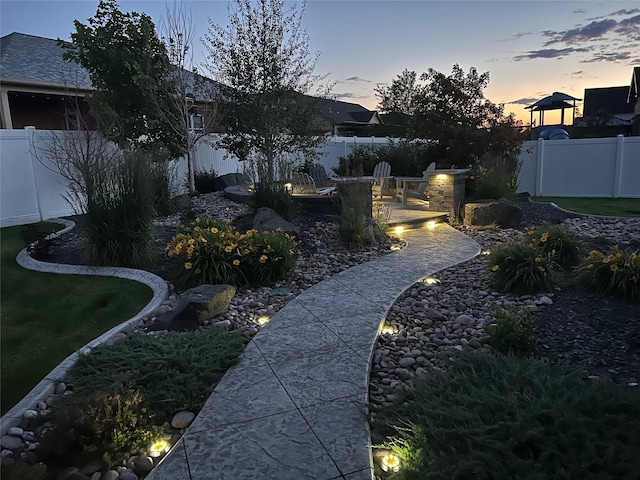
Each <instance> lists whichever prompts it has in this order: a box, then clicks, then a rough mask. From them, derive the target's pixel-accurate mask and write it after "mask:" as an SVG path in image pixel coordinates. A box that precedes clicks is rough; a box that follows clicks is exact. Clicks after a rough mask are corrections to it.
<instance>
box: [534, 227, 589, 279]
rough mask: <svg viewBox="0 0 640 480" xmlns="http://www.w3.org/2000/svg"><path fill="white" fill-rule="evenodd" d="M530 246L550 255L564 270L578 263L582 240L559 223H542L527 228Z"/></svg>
mask: <svg viewBox="0 0 640 480" xmlns="http://www.w3.org/2000/svg"><path fill="white" fill-rule="evenodd" d="M527 233H528V234H529V241H530V243H531V245H532V246H534V247H538V248H540V249H542V252H543V253H544V254H545V255H552V256H553V259H554V261H555V263H557V264H558V265H559V266H560V267H561V268H563V269H564V270H571V269H572V268H573V267H575V266H576V265H578V264H579V263H580V256H581V250H582V242H581V241H580V238H578V236H577V235H576V234H575V233H573V232H571V231H569V230H566V229H564V228H562V227H561V226H560V225H551V224H547V223H545V224H543V225H540V226H538V227H535V228H533V227H531V228H529V229H527Z"/></svg>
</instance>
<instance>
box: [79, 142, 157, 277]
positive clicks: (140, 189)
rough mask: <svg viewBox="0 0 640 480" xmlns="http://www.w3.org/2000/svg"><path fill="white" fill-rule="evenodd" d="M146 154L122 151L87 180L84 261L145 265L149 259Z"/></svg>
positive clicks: (149, 199) (151, 211)
mask: <svg viewBox="0 0 640 480" xmlns="http://www.w3.org/2000/svg"><path fill="white" fill-rule="evenodd" d="M150 169H151V167H150V164H149V159H148V158H147V156H146V155H143V154H137V153H131V152H126V153H125V154H124V155H122V156H121V157H119V158H117V159H115V160H114V161H113V162H112V164H110V165H103V166H102V167H101V168H96V169H95V171H94V172H93V174H92V175H91V177H90V180H89V181H88V182H87V186H86V190H87V214H86V221H87V236H88V245H87V260H88V262H89V263H92V264H96V265H111V266H125V267H145V266H147V265H149V263H150V262H151V260H152V258H153V244H152V235H151V233H152V222H153V219H154V217H155V211H154V208H153V185H152V181H151V175H150V173H149V172H150Z"/></svg>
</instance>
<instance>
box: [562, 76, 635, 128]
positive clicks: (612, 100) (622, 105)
mask: <svg viewBox="0 0 640 480" xmlns="http://www.w3.org/2000/svg"><path fill="white" fill-rule="evenodd" d="M639 77H640V67H635V68H634V69H633V73H632V76H631V85H624V86H619V87H605V88H586V89H585V91H584V104H583V108H582V110H583V112H582V115H583V116H582V118H578V119H576V121H575V124H574V127H576V128H575V132H576V133H578V134H579V135H580V136H589V137H612V136H616V135H620V134H622V135H625V136H629V135H640V100H638V83H639V82H640V78H639Z"/></svg>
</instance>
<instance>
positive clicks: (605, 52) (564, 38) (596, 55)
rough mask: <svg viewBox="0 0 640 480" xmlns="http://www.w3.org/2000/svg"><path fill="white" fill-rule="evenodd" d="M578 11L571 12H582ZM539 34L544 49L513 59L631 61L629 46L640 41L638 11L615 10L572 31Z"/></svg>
mask: <svg viewBox="0 0 640 480" xmlns="http://www.w3.org/2000/svg"><path fill="white" fill-rule="evenodd" d="M579 10H581V9H578V10H576V11H575V12H574V13H583V12H580V11H579ZM612 17H617V18H612ZM621 17H624V18H621ZM539 35H540V36H541V37H542V39H543V43H542V47H543V48H540V49H538V50H530V51H528V52H524V53H521V54H519V55H516V56H515V57H514V60H516V61H522V60H533V59H539V58H556V59H559V58H563V57H567V56H569V55H571V56H576V57H577V59H578V60H579V61H581V62H583V63H592V62H627V61H629V60H630V58H631V53H630V52H629V51H628V49H630V48H631V45H630V44H632V43H634V42H640V9H624V10H617V11H615V12H613V13H611V14H609V15H606V16H602V17H598V18H591V19H587V20H585V21H584V23H582V24H578V25H577V26H575V27H574V28H571V29H567V30H560V31H556V30H543V31H541V32H539Z"/></svg>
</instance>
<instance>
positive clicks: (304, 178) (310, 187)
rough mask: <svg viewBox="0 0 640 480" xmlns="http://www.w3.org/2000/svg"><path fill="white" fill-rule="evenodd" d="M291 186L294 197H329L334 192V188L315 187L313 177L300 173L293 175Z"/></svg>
mask: <svg viewBox="0 0 640 480" xmlns="http://www.w3.org/2000/svg"><path fill="white" fill-rule="evenodd" d="M291 186H292V190H291V191H292V193H293V194H294V195H296V194H297V195H331V194H333V192H335V191H336V187H320V188H318V187H316V182H315V181H314V180H313V177H312V176H310V175H309V174H306V173H302V172H296V173H294V174H293V179H292V181H291Z"/></svg>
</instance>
